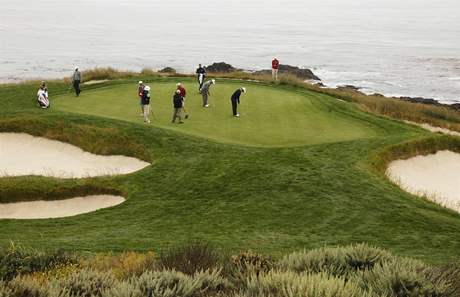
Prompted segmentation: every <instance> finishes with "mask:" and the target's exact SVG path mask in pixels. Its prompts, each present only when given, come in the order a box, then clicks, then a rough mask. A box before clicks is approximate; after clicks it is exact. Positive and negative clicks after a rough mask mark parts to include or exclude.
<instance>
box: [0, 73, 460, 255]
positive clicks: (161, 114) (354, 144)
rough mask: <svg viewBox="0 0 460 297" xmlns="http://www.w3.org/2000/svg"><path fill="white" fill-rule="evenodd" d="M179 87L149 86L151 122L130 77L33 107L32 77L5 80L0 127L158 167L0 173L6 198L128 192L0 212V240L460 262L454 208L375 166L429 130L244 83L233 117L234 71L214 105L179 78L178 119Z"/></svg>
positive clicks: (61, 88) (56, 89)
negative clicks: (350, 247) (175, 106)
mask: <svg viewBox="0 0 460 297" xmlns="http://www.w3.org/2000/svg"><path fill="white" fill-rule="evenodd" d="M176 82H177V79H174V78H172V79H158V80H155V81H151V82H149V84H150V85H151V86H152V89H153V92H152V95H153V96H152V97H153V99H152V109H153V111H154V114H155V118H152V120H153V124H151V125H147V124H144V123H143V122H142V119H141V118H140V116H139V112H140V108H139V105H138V98H137V97H136V81H134V80H131V81H127V80H124V81H121V82H117V81H114V82H108V83H103V84H100V85H94V86H91V89H90V90H89V89H84V90H83V93H82V96H81V97H80V98H75V97H73V96H71V95H70V94H65V91H66V88H67V86H66V85H64V84H63V83H55V84H54V85H53V84H51V86H50V94H51V102H52V104H53V105H52V109H51V110H48V111H42V110H38V109H37V108H36V107H34V105H33V96H34V93H35V92H36V89H35V88H36V86H35V85H31V84H24V85H19V86H0V98H2V100H4V101H5V108H3V109H2V110H0V131H3V132H6V131H5V130H8V131H11V130H14V131H13V132H28V133H32V134H40V136H46V137H49V138H53V139H59V140H64V139H68V142H70V143H72V144H74V145H78V146H80V147H82V148H85V149H86V150H87V151H90V152H92V153H101V154H106V155H107V154H113V153H114V151H115V152H117V153H118V152H120V151H123V149H124V148H125V147H126V151H127V154H128V155H130V156H133V157H139V158H141V159H143V160H152V163H153V165H152V166H149V167H147V168H145V169H143V170H141V171H139V172H136V173H133V174H129V175H126V176H114V177H104V178H94V179H88V180H83V181H78V180H62V181H60V180H57V179H54V178H32V177H27V179H25V178H21V177H18V178H6V179H0V200H2V199H3V200H2V201H11V200H8V199H6V198H5V197H4V195H5V194H6V193H11V194H15V195H14V197H16V199H17V200H21V195H20V194H21V193H24V195H26V194H27V197H28V200H33V199H30V194H31V193H30V191H29V190H31V189H38V190H39V191H38V192H39V193H40V195H45V196H46V195H47V193H53V195H57V194H55V192H56V191H57V190H58V189H59V187H64V185H65V189H67V192H65V191H64V190H63V192H65V193H66V195H68V189H72V188H73V187H76V188H78V187H83V186H84V183H91V185H92V188H97V189H104V188H105V187H107V188H108V189H112V188H113V189H114V193H115V192H116V191H118V192H119V193H121V194H123V195H122V196H123V197H126V201H125V202H124V203H123V204H120V205H118V206H116V207H113V208H110V209H103V210H98V211H96V212H94V213H88V214H83V215H79V216H75V217H69V218H62V219H53V220H29V221H27V220H23V221H18V220H0V245H1V246H4V247H5V246H7V245H8V244H9V242H10V241H11V240H12V241H15V242H16V243H18V244H22V245H25V246H31V247H36V248H40V249H54V248H63V249H67V250H78V251H90V252H97V251H109V250H112V251H124V250H137V251H146V250H155V251H160V250H162V249H164V248H168V247H170V246H175V245H179V244H182V243H185V242H188V241H190V240H192V239H201V240H204V241H207V242H210V243H212V244H214V245H216V246H219V247H221V248H223V249H226V250H229V251H239V250H248V249H251V250H254V251H260V252H263V253H269V254H270V255H281V254H282V253H285V252H288V251H294V250H300V249H303V248H307V249H311V248H317V247H322V246H324V245H347V244H351V243H360V242H366V243H369V244H372V245H376V246H379V247H382V248H386V249H389V250H390V251H392V252H394V253H396V254H398V255H404V256H412V257H416V258H420V259H424V260H426V261H428V262H446V261H449V260H450V259H453V258H458V257H460V239H459V234H460V215H459V214H458V213H455V212H453V211H450V210H447V209H445V208H443V207H441V206H438V205H436V204H434V203H431V202H429V201H426V200H424V199H420V198H417V197H415V196H412V195H410V194H408V193H405V192H404V191H402V190H401V189H399V188H398V187H397V186H396V185H394V184H392V183H391V182H390V181H389V180H387V179H386V178H385V176H384V174H379V173H378V172H376V170H375V169H374V168H373V167H372V166H371V163H370V160H371V157H372V156H375V155H376V154H378V153H379V152H381V151H383V150H384V149H385V148H387V147H390V146H394V145H397V144H399V143H402V142H406V141H411V140H417V139H424V138H426V137H428V136H430V135H432V134H430V133H429V132H427V131H423V130H422V129H419V128H417V127H414V126H409V125H405V124H403V123H400V122H395V121H391V120H388V119H384V118H379V117H376V116H373V115H370V114H366V113H363V112H360V111H358V109H357V108H355V106H354V105H353V104H350V103H344V102H341V101H338V100H336V99H334V98H332V97H328V96H326V95H319V94H316V93H312V92H307V91H305V92H304V91H300V90H298V89H296V88H294V87H287V86H286V87H280V88H279V89H276V88H273V87H268V86H266V85H263V84H256V83H246V82H245V83H244V85H245V86H246V87H247V88H248V93H247V94H246V95H244V96H242V98H241V100H242V104H241V112H240V113H241V114H242V117H241V118H239V119H234V118H233V117H232V116H231V106H230V102H229V101H230V99H229V96H230V95H231V92H232V91H233V90H235V89H236V88H238V87H239V86H240V85H241V84H242V82H234V81H227V80H219V81H218V82H217V84H216V85H215V86H213V87H212V89H211V94H212V95H213V96H212V97H211V98H210V100H211V107H210V108H209V109H206V110H204V109H202V108H201V101H200V100H201V98H200V97H199V95H198V94H197V92H196V85H195V84H194V83H193V81H192V80H185V85H186V87H187V89H188V92H189V94H190V95H189V96H188V98H187V107H188V108H189V110H190V114H191V117H190V119H189V120H187V122H186V123H185V124H184V125H180V126H179V125H176V126H174V125H172V124H170V123H169V122H170V117H171V116H172V106H171V105H172V103H171V94H172V92H173V91H174V89H175V83H176ZM88 88H89V87H88ZM59 94H60V95H59ZM165 128H166V129H165ZM86 131H87V132H86ZM97 135H100V139H99V138H97ZM120 135H122V136H120ZM128 136H129V138H128ZM120 139H121V140H126V142H124V143H120ZM128 139H129V141H127V140H128ZM94 143H97V144H98V145H93V144H94ZM5 189H6V190H5ZM15 189H16V190H15ZM115 190H116V191H115ZM81 191H82V192H83V190H81ZM85 194H88V193H85ZM97 194H104V192H98V193H97ZM53 197H54V196H53ZM55 198H59V197H55Z"/></svg>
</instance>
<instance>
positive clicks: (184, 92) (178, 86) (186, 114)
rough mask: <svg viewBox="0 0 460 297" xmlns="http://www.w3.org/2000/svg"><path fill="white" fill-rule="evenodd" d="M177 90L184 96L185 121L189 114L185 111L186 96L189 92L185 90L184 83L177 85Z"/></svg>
mask: <svg viewBox="0 0 460 297" xmlns="http://www.w3.org/2000/svg"><path fill="white" fill-rule="evenodd" d="M176 86H177V90H178V91H180V95H181V96H182V111H183V112H184V114H185V119H188V112H187V111H186V110H185V96H186V95H187V91H186V90H185V88H184V85H183V84H182V83H180V82H179V83H177V84H176Z"/></svg>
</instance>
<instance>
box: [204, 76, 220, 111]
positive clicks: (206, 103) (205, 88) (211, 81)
mask: <svg viewBox="0 0 460 297" xmlns="http://www.w3.org/2000/svg"><path fill="white" fill-rule="evenodd" d="M215 83H216V80H215V79H211V80H208V81H207V82H205V83H204V84H203V87H201V89H200V93H201V95H202V96H203V107H209V104H208V96H211V93H209V88H211V85H214V84H215Z"/></svg>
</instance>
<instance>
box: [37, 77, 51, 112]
mask: <svg viewBox="0 0 460 297" xmlns="http://www.w3.org/2000/svg"><path fill="white" fill-rule="evenodd" d="M37 102H38V106H40V107H41V108H43V109H46V108H49V107H50V101H49V100H48V89H47V88H46V84H45V82H44V81H42V83H41V84H40V88H39V89H38V92H37Z"/></svg>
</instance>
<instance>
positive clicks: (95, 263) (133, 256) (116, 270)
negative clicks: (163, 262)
mask: <svg viewBox="0 0 460 297" xmlns="http://www.w3.org/2000/svg"><path fill="white" fill-rule="evenodd" d="M82 265H83V266H84V267H87V268H89V269H92V270H98V271H112V273H113V275H114V276H115V277H116V278H120V279H125V278H128V277H131V276H139V275H141V274H142V273H144V272H145V271H149V270H154V268H155V254H154V253H153V252H148V253H145V254H142V253H135V252H124V253H121V254H118V255H113V254H108V255H107V254H99V255H96V256H95V257H94V258H91V259H90V260H88V261H86V262H84V263H83V264H82Z"/></svg>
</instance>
